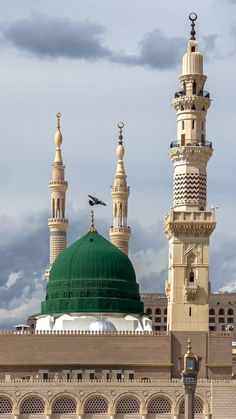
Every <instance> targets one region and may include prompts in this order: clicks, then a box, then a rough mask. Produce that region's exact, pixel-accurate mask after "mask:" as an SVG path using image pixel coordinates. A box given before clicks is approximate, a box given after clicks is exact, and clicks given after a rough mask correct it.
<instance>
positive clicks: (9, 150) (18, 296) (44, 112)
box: [0, 0, 236, 328]
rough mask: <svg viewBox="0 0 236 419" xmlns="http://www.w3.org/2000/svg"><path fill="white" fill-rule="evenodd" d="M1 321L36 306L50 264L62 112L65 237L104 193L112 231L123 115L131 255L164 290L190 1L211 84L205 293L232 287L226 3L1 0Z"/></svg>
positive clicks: (102, 228) (234, 4)
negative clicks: (211, 226)
mask: <svg viewBox="0 0 236 419" xmlns="http://www.w3.org/2000/svg"><path fill="white" fill-rule="evenodd" d="M0 5H1V16H0V59H1V72H0V109H1V114H0V124H1V135H0V194H1V206H0V216H1V223H0V261H1V263H0V294H1V298H0V328H9V327H11V325H13V324H16V323H19V322H25V321H26V318H27V316H28V315H30V314H33V313H37V312H39V311H40V301H42V300H43V299H44V297H45V285H46V282H45V279H44V277H43V273H44V270H45V267H46V266H47V265H48V259H49V248H48V238H49V233H48V228H47V218H48V217H49V216H50V212H49V208H50V195H49V190H48V181H49V180H50V176H51V164H52V162H53V159H54V152H55V145H54V140H53V138H54V133H55V128H56V117H55V115H56V113H57V112H58V111H60V112H61V113H62V121H61V130H62V133H63V145H62V150H63V160H64V162H65V164H66V179H67V180H68V182H69V188H68V193H67V216H68V217H69V220H70V227H69V232H68V243H69V244H70V243H72V242H73V241H74V240H76V239H77V238H78V237H80V236H81V235H82V234H84V233H85V232H86V231H87V228H88V224H89V217H90V216H89V207H88V202H87V195H88V194H92V195H95V196H98V197H100V198H102V199H103V200H104V201H105V202H107V207H106V208H98V209H97V211H96V226H97V229H98V231H99V232H100V233H102V234H104V235H105V237H108V231H109V226H110V225H111V224H112V205H111V196H110V186H111V185H112V183H113V178H114V173H115V167H116V146H117V138H118V129H117V123H118V122H119V121H123V122H124V124H125V127H124V145H125V149H126V154H125V168H126V173H127V176H128V183H129V185H130V187H131V195H130V199H129V225H130V226H131V228H132V237H131V240H130V258H131V260H132V262H133V264H134V266H135V269H136V275H137V279H138V281H139V284H140V290H141V291H142V292H156V291H164V282H165V280H166V278H167V256H168V252H167V244H168V243H167V239H166V238H165V236H164V233H163V218H164V215H165V213H166V212H168V210H169V208H170V206H171V201H172V174H173V167H172V163H171V161H170V159H169V157H168V149H169V144H170V142H171V141H173V140H175V139H176V116H175V112H174V110H173V108H172V107H171V102H172V99H173V97H174V93H175V91H178V90H179V89H180V85H179V82H178V76H179V75H180V74H181V63H182V56H183V54H184V53H185V51H186V47H187V42H188V39H189V31H190V22H189V20H188V15H189V13H191V12H196V13H197V15H198V20H197V24H196V30H197V39H198V40H199V44H200V50H201V52H202V53H203V54H204V71H205V74H207V76H208V80H207V82H206V86H205V87H206V90H208V91H209V92H210V94H211V99H212V103H211V108H210V109H209V111H208V117H207V139H208V140H209V141H212V142H213V147H214V154H213V157H212V159H211V161H210V162H209V164H208V206H209V208H210V207H211V206H213V205H216V206H218V210H217V221H218V224H217V229H216V231H215V232H214V234H213V236H212V239H211V270H210V280H211V285H212V290H213V291H236V250H235V249H236V228H235V222H234V219H235V208H236V170H235V152H234V151H235V139H236V124H234V122H235V114H236V111H235V96H236V83H235V67H236V47H235V45H236V42H235V41H236V1H234V0H208V1H205V0H198V1H197V2H196V1H194V0H178V2H175V1H173V0H166V1H165V2H163V1H157V0H145V1H144V0H130V1H129V2H127V0H102V1H98V0H67V1H65V0H64V1H63V0H57V1H55V0H50V2H49V1H48V0H40V1H38V0H21V1H20V2H19V1H18V0H0Z"/></svg>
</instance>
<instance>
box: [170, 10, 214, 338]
mask: <svg viewBox="0 0 236 419" xmlns="http://www.w3.org/2000/svg"><path fill="white" fill-rule="evenodd" d="M196 18H197V16H196V14H195V13H192V14H191V15H190V20H191V26H192V28H191V29H192V30H191V38H190V40H189V43H188V47H187V53H186V54H185V55H184V57H183V73H182V75H181V76H180V77H179V80H180V84H181V90H180V91H178V92H177V93H176V94H175V98H174V100H173V103H172V105H173V107H174V109H175V111H176V115H177V140H176V141H174V142H172V143H171V145H170V152H169V156H170V158H171V160H172V162H173V165H174V179H173V184H174V188H173V189H174V193H173V207H171V210H170V212H169V214H168V215H167V216H166V218H165V222H164V230H165V233H166V235H167V237H168V240H169V273H168V280H167V282H166V294H167V298H168V320H167V322H168V329H169V330H176V331H177V330H184V331H188V330H191V331H208V327H209V325H208V299H209V292H210V283H209V273H208V270H209V239H210V236H211V234H212V232H213V230H214V228H215V213H214V210H207V209H206V204H207V193H206V192H207V188H206V185H207V163H208V161H209V160H210V158H211V156H212V152H213V149H212V143H211V142H210V141H208V140H207V139H206V114H207V110H208V108H209V107H210V104H211V102H210V94H209V93H208V92H206V91H204V85H205V81H206V79H207V77H206V75H204V73H203V56H202V54H201V53H200V52H199V50H198V41H197V40H196V38H195V34H196V33H195V20H196Z"/></svg>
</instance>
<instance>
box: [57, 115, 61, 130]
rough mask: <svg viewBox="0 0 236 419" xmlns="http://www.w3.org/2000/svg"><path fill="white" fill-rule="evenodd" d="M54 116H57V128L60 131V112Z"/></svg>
mask: <svg viewBox="0 0 236 419" xmlns="http://www.w3.org/2000/svg"><path fill="white" fill-rule="evenodd" d="M56 117H57V129H58V130H59V131H60V129H61V112H57V114H56Z"/></svg>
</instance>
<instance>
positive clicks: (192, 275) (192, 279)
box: [189, 272, 194, 282]
mask: <svg viewBox="0 0 236 419" xmlns="http://www.w3.org/2000/svg"><path fill="white" fill-rule="evenodd" d="M189 282H194V272H190V273H189Z"/></svg>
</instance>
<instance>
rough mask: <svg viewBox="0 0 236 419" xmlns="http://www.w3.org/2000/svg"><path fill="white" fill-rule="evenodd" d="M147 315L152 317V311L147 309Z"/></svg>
mask: <svg viewBox="0 0 236 419" xmlns="http://www.w3.org/2000/svg"><path fill="white" fill-rule="evenodd" d="M146 314H147V315H148V316H151V315H152V309H151V308H147V309H146Z"/></svg>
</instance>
